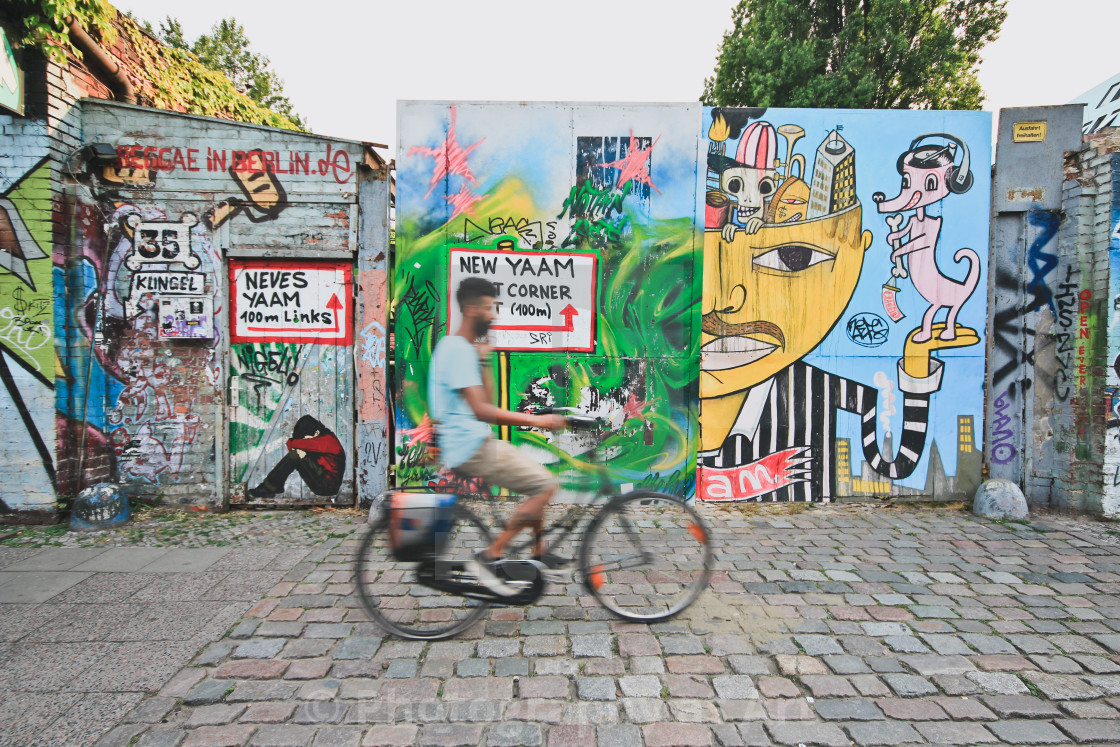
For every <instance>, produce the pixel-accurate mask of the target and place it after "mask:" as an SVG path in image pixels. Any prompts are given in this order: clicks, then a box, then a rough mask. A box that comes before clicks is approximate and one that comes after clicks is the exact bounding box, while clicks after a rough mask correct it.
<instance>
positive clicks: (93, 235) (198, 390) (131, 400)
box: [57, 102, 361, 507]
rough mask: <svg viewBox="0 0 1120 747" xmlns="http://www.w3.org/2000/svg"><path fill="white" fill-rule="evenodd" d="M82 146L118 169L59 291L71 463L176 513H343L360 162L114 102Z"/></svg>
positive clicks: (96, 196)
mask: <svg viewBox="0 0 1120 747" xmlns="http://www.w3.org/2000/svg"><path fill="white" fill-rule="evenodd" d="M83 133H84V137H85V138H86V139H87V141H90V142H94V141H96V142H99V143H108V144H109V145H111V146H112V147H113V148H114V149H115V150H116V152H117V159H116V162H115V163H113V164H110V165H105V166H96V165H90V166H88V167H87V171H88V172H89V176H90V178H89V179H88V180H87V181H88V184H86V183H84V182H83V183H81V184H79V185H78V186H77V187H76V195H77V200H76V205H75V208H74V211H75V231H74V233H75V234H76V243H75V244H74V246H73V247H72V248H71V256H70V257H69V258H68V261H67V262H66V264H65V272H64V274H62V275H61V276H60V279H59V284H60V288H59V291H58V295H59V296H60V297H61V298H63V299H65V303H64V311H65V319H66V323H65V325H64V329H63V330H62V334H63V335H64V336H65V345H64V346H62V348H61V350H60V357H59V374H58V378H57V387H58V410H59V418H60V424H62V425H60V430H62V431H64V432H65V434H66V438H65V439H63V438H61V436H60V443H61V444H62V448H64V449H65V450H66V452H67V455H68V456H69V457H71V458H70V459H69V462H71V463H77V464H78V465H82V466H81V470H82V472H87V471H88V465H90V464H97V463H105V464H107V465H108V469H107V470H105V471H106V472H108V473H109V477H110V479H119V480H120V481H121V482H123V483H124V484H125V485H126V486H127V487H128V488H129V490H130V492H131V493H132V494H133V495H137V496H141V497H145V498H148V499H159V500H163V501H167V502H172V503H190V504H199V505H206V506H214V507H216V506H220V505H223V504H224V502H225V501H226V499H227V495H229V494H231V493H232V494H233V496H234V498H235V499H242V500H244V499H245V498H246V495H247V493H248V491H250V490H251V489H253V488H256V489H257V490H256V494H257V496H258V497H266V498H272V497H278V496H285V495H288V496H292V497H293V499H295V498H298V497H299V496H302V495H303V491H304V490H309V491H310V492H311V493H312V494H313V495H315V496H319V498H316V499H314V500H331V499H332V498H333V497H334V496H338V495H340V494H341V493H344V492H348V493H349V497H350V499H351V500H352V497H353V496H352V491H353V479H352V477H347V476H348V475H349V474H350V473H349V470H350V468H351V467H352V461H348V459H347V454H350V453H352V451H353V416H352V414H351V409H352V391H353V362H352V355H351V351H352V340H353V311H354V306H353V297H352V288H353V283H352V277H351V267H352V257H353V253H354V252H355V251H356V248H357V242H356V240H355V236H356V223H357V221H356V220H354V219H353V218H354V209H355V205H354V203H355V194H356V190H357V187H356V179H355V169H356V168H357V165H358V160H359V159H360V158H361V154H360V150H359V148H358V146H356V144H353V143H343V142H340V141H334V140H326V139H324V138H317V137H313V136H304V135H299V134H296V133H290V132H284V131H279V130H270V129H267V128H255V127H250V126H246V125H239V124H233V123H227V122H221V121H216V120H206V119H201V118H193V117H187V116H181V115H174V114H168V113H165V112H158V111H154V110H140V109H136V108H130V107H122V106H119V105H115V104H112V103H111V102H96V103H95V102H88V103H87V104H85V105H84V107H83ZM137 133H142V134H137ZM293 262H295V263H296V265H293V264H292V263H293ZM300 262H302V264H299V263H300ZM312 391H314V401H315V404H314V406H310V405H308V401H309V398H311V397H312ZM328 391H329V394H330V396H329V397H328V396H327V392H328ZM320 401H321V402H323V403H324V404H322V405H320ZM336 412H337V413H341V415H339V417H335V416H334V413H336ZM328 435H329V438H328ZM327 441H332V442H331V443H326V442H327ZM289 453H290V454H292V455H293V457H292V458H291V459H287V455H288V454H289ZM351 458H352V457H351ZM308 465H310V466H308ZM289 468H290V469H289ZM312 473H314V475H312V476H311V477H309V475H311V474H312ZM293 475H294V476H293ZM289 476H290V477H291V479H288V478H289ZM250 480H252V481H254V482H253V484H252V485H249V484H247V483H248V481H250ZM269 480H271V482H270V481H269ZM324 495H327V496H328V497H326V498H325V499H323V498H322V496H324ZM250 497H252V496H250Z"/></svg>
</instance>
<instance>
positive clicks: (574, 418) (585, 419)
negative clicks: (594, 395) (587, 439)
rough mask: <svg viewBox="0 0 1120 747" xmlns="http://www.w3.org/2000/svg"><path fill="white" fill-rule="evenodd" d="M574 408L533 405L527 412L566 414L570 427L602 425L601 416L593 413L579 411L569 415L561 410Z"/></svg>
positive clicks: (596, 426) (565, 417)
mask: <svg viewBox="0 0 1120 747" xmlns="http://www.w3.org/2000/svg"><path fill="white" fill-rule="evenodd" d="M572 409H573V408H569V407H545V406H538V405H532V406H530V407H529V408H528V409H527V412H531V413H532V414H534V415H553V414H556V415H562V416H564V419H565V420H567V421H568V427H570V428H598V427H600V426H601V425H602V423H601V422H600V420H599V418H596V417H592V416H591V415H583V414H579V413H578V412H577V414H574V415H569V414H568V413H566V412H559V411H560V410H572Z"/></svg>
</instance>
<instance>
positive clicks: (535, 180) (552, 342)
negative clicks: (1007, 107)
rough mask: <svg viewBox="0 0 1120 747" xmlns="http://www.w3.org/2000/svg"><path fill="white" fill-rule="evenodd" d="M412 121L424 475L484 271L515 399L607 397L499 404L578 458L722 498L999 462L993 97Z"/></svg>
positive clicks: (884, 489) (850, 489) (811, 496)
mask: <svg viewBox="0 0 1120 747" xmlns="http://www.w3.org/2000/svg"><path fill="white" fill-rule="evenodd" d="M689 121H691V123H692V127H693V128H694V129H693V131H692V134H691V135H690V134H689V132H688V131H687V128H686V125H687V123H688V122H689ZM400 122H401V131H402V132H404V133H408V134H407V136H406V137H407V141H406V142H405V143H404V144H403V145H402V147H401V150H400V153H399V157H398V159H397V163H398V167H399V169H400V171H399V175H398V234H397V241H398V244H397V247H398V254H397V266H396V270H395V275H394V284H393V297H392V320H393V325H394V326H393V330H394V331H395V342H396V360H397V377H398V381H397V389H396V397H397V402H396V404H397V408H396V415H397V443H396V445H395V446H396V468H397V478H398V481H400V482H401V483H403V484H413V483H424V482H427V483H437V484H438V483H440V482H445V483H453V482H454V478H453V477H451V476H448V475H441V474H440V473H438V471H437V469H436V467H435V466H433V465H432V464H431V463H430V460H427V459H426V451H427V442H428V441H429V440H430V438H431V432H432V428H431V424H430V423H429V422H428V421H427V419H426V407H425V388H426V383H427V361H428V359H429V356H430V351H431V349H432V346H433V344H434V342H435V341H436V340H437V339H438V338H439V337H440V336H441V335H443V334H446V332H447V329H448V322H449V320H453V318H454V317H455V309H454V305H453V304H452V303H451V302H450V299H451V294H452V293H453V291H454V288H453V287H452V286H453V285H454V284H455V282H456V280H457V279H461V278H462V277H466V276H470V275H480V276H483V277H487V278H488V279H490V280H491V281H493V282H495V283H496V284H498V285H499V288H500V291H499V293H500V295H501V297H500V298H499V299H498V302H499V318H498V320H497V321H496V322H495V324H494V327H493V328H492V329H493V330H494V331H493V333H492V335H491V343H492V345H493V346H494V347H495V348H496V349H499V350H503V351H505V352H503V353H502V354H501V356H500V361H499V365H498V367H497V370H498V372H499V373H500V384H499V390H500V391H499V393H498V397H499V399H501V400H502V402H501V404H504V405H506V406H510V407H514V408H517V407H524V406H526V405H527V404H529V403H544V404H555V405H569V406H575V407H578V408H579V409H580V410H582V411H584V412H589V413H595V414H598V415H601V416H603V417H604V418H605V419H606V421H607V422H609V423H610V424H611V425H610V427H609V429H607V431H606V432H604V433H601V434H598V435H597V436H596V437H595V438H594V439H591V441H593V442H589V441H588V438H587V437H584V436H573V435H570V434H567V435H563V436H560V437H554V436H552V435H550V434H542V433H533V432H529V431H525V430H522V429H513V430H512V432H506V431H507V430H508V429H500V430H501V431H502V432H501V433H500V435H501V436H502V437H503V438H507V439H509V440H511V441H513V442H514V443H515V444H519V445H520V446H522V448H525V449H530V450H532V451H533V453H534V454H536V455H537V457H538V459H539V461H541V462H543V463H547V464H551V465H552V466H553V467H554V468H555V469H556V470H557V471H558V472H560V473H561V475H562V478H563V479H562V482H563V481H565V480H567V481H568V482H569V483H572V484H575V483H578V479H577V473H578V472H579V471H580V467H581V459H582V455H583V454H587V455H588V456H590V455H592V454H594V455H595V457H596V458H604V457H605V458H607V459H608V464H609V468H610V469H611V470H612V477H613V479H615V480H616V482H617V483H619V484H620V485H626V484H631V485H647V486H650V487H657V488H659V489H665V490H670V491H671V492H675V493H679V494H683V495H688V496H692V495H695V496H696V497H697V498H700V499H703V500H715V501H734V500H832V499H835V498H838V497H840V496H876V495H894V496H906V495H913V496H917V495H927V496H932V497H938V498H944V497H949V496H954V495H958V494H965V493H969V492H970V491H971V489H972V487H974V486H975V485H976V484H978V482H979V477H980V464H981V455H980V451H979V446H978V443H977V442H976V437H975V432H976V428H977V427H978V425H979V420H980V418H981V414H982V413H983V399H982V398H983V393H982V391H981V390H980V389H979V388H978V387H976V386H975V385H974V384H973V385H969V384H968V383H967V382H973V383H974V382H976V381H980V380H982V377H983V372H984V358H983V353H984V349H983V345H981V344H980V343H981V341H982V334H983V330H984V321H985V313H986V299H985V294H984V293H983V291H981V292H980V293H977V292H976V289H977V288H983V287H985V286H984V285H983V283H985V282H986V280H985V267H984V264H985V260H984V259H982V258H986V257H987V236H988V233H987V226H988V200H987V196H988V190H989V183H988V181H989V180H988V173H987V172H988V170H987V168H985V167H983V166H982V167H981V168H979V169H977V168H975V167H974V164H981V165H984V166H986V164H988V163H990V153H989V147H988V146H989V142H990V135H989V127H990V119H989V117H988V115H986V114H982V113H959V112H936V113H932V112H866V111H820V110H769V111H767V110H762V109H718V108H717V109H703V110H701V109H699V108H697V107H688V106H658V107H627V106H622V105H619V106H569V105H562V104H556V105H552V104H547V105H546V104H537V105H530V106H525V107H522V106H518V107H511V106H506V105H500V104H489V105H466V104H463V105H459V106H455V105H451V104H437V103H405V104H402V105H401V110H400ZM592 122H595V123H596V124H595V125H594V126H592V125H591V123H592ZM563 252H571V253H573V254H574V259H572V258H571V257H568V256H567V255H565V254H563ZM569 260H571V261H569ZM945 391H950V392H952V396H951V397H947V396H946V395H944V394H942V393H943V392H945Z"/></svg>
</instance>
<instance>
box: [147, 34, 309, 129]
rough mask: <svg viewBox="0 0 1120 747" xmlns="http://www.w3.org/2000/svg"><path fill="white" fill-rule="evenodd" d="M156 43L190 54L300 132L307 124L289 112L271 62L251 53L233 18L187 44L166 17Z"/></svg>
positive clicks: (282, 82) (290, 108) (282, 86)
mask: <svg viewBox="0 0 1120 747" xmlns="http://www.w3.org/2000/svg"><path fill="white" fill-rule="evenodd" d="M159 30H160V33H159V36H160V39H161V40H162V41H163V43H164V44H166V45H167V46H169V47H173V48H175V49H183V50H187V51H190V52H192V53H194V54H195V55H196V56H197V57H198V59H199V61H200V62H201V63H202V64H203V65H205V66H206V67H208V68H210V69H211V70H215V71H217V72H219V73H222V74H223V75H225V76H226V77H227V78H229V79H230V80H231V81H233V84H234V86H236V87H237V89H238V90H240V91H243V92H244V93H245V95H247V96H248V97H249V98H251V99H252V100H253V101H255V102H257V103H258V104H260V105H261V106H263V107H265V108H266V109H270V110H271V111H274V112H276V113H277V114H280V115H283V116H284V117H287V118H288V119H290V120H292V122H294V123H295V124H296V125H298V126H299V127H300V129H304V130H306V129H308V127H307V123H306V122H304V121H303V119H302V118H301V117H300V116H299V115H298V114H296V113H295V112H294V111H292V102H291V101H290V100H289V99H288V97H287V96H285V95H284V81H282V80H281V79H280V76H278V75H277V74H276V73H275V72H273V71H272V69H271V68H270V65H271V62H270V61H269V59H268V58H267V57H265V56H264V55H262V54H258V53H256V52H254V51H253V50H252V49H251V48H250V45H249V38H248V36H246V35H245V28H244V27H243V26H242V25H241V24H239V23H238V22H237V19H236V18H232V17H231V18H223V19H222V20H220V21H218V22H217V23H215V24H214V26H213V27H212V28H211V29H210V33H209V34H203V35H202V36H200V37H198V38H197V39H196V40H195V41H194V43H193V44H188V43H187V40H186V38H185V37H184V36H183V27H182V25H181V24H180V23H179V20H178V19H176V18H173V17H171V16H168V17H167V18H166V19H164V20H163V21H162V22H161V23H160V25H159Z"/></svg>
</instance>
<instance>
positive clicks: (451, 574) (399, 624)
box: [354, 505, 490, 640]
mask: <svg viewBox="0 0 1120 747" xmlns="http://www.w3.org/2000/svg"><path fill="white" fill-rule="evenodd" d="M489 544H490V533H489V532H488V531H487V530H486V527H485V526H483V525H482V522H481V521H479V519H478V517H477V516H475V515H474V514H473V513H471V512H470V511H468V510H467V509H466V508H464V507H463V506H461V505H460V506H456V507H455V513H454V520H453V522H452V525H451V529H450V531H449V532H448V535H447V544H446V546H445V547H444V549H443V552H442V554H441V555H440V558H439V560H438V561H437V560H427V561H423V562H419V563H416V562H401V561H398V560H395V559H394V558H393V555H392V552H391V550H390V548H389V522H388V521H387V520H386V519H384V518H380V519H378V520H377V521H376V522H375V523H374V524H371V525H370V526H369V528H368V529H367V530H366V533H365V536H363V537H362V542H361V545H360V546H359V547H358V555H357V557H356V558H355V559H354V570H355V585H356V586H357V588H358V596H359V598H360V599H361V600H362V605H363V606H364V607H365V609H366V612H368V613H369V616H370V617H371V618H373V621H374V622H375V623H377V624H378V625H380V626H381V627H382V628H384V629H385V630H386V631H388V632H390V633H393V634H394V635H398V636H400V637H401V638H414V639H421V640H435V639H438V638H450V637H451V636H453V635H457V634H458V633H461V632H462V631H464V630H466V629H467V628H469V627H470V626H471V625H473V624H474V623H475V622H476V621H477V620H478V619H479V618H480V617H482V615H483V614H485V612H486V609H487V608H488V607H489V605H488V604H486V603H484V602H479V601H477V600H474V599H468V598H466V597H463V596H460V595H458V594H456V593H455V592H454V591H453V590H452V589H453V585H454V583H455V581H456V580H457V579H458V577H459V576H461V575H463V564H464V563H465V562H466V561H468V560H470V558H472V557H473V556H474V554H475V553H476V552H478V551H479V550H480V549H482V548H483V547H486V546H487V545H489ZM441 582H446V583H443V584H442V585H443V586H444V588H443V589H441V588H439V587H440V586H441Z"/></svg>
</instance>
